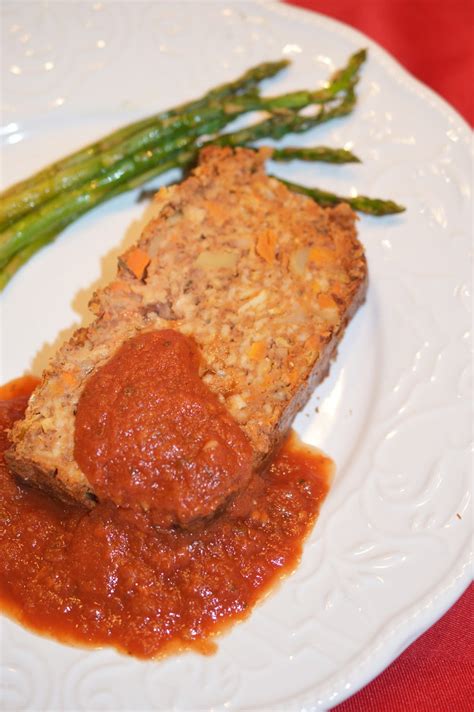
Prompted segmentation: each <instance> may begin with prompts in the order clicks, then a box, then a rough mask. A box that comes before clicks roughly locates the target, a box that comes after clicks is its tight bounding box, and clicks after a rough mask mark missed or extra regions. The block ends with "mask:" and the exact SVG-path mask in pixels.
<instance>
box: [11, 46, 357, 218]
mask: <svg viewBox="0 0 474 712" xmlns="http://www.w3.org/2000/svg"><path fill="white" fill-rule="evenodd" d="M365 56H366V54H365V51H364V50H362V51H361V52H358V53H356V54H355V55H353V56H352V57H351V58H350V59H349V62H348V64H347V66H346V67H345V68H344V69H342V70H339V72H337V73H336V74H335V75H334V77H333V79H332V80H331V82H330V84H329V86H328V87H327V88H325V89H323V90H318V91H315V92H314V91H313V92H311V91H307V90H303V91H296V92H290V93H287V94H283V95H281V96H276V97H268V98H262V97H260V96H259V95H258V94H255V93H254V94H251V93H247V94H239V95H237V96H234V97H232V98H231V99H230V100H229V101H227V102H226V101H224V103H222V101H223V100H225V98H226V97H228V96H229V94H230V93H231V92H232V91H238V90H240V91H242V89H243V88H247V89H248V87H249V86H250V87H254V86H256V84H257V83H258V81H260V80H261V79H262V78H264V77H265V76H272V73H273V74H275V73H276V72H277V71H279V69H281V68H282V66H285V64H286V63H285V62H274V63H267V64H264V65H258V66H257V67H255V68H253V69H251V70H249V72H247V73H246V74H244V75H243V77H241V78H240V79H238V80H236V81H235V82H231V83H230V84H225V85H222V86H221V87H217V88H216V89H214V90H212V91H211V92H209V93H208V94H207V95H205V97H203V99H200V100H197V101H195V102H191V103H189V104H186V105H183V106H182V107H178V108H177V109H172V110H170V111H168V112H162V113H161V114H159V115H158V116H154V117H151V118H148V119H144V120H143V121H141V122H136V123H135V124H131V125H130V126H128V127H125V128H124V129H121V130H119V131H117V132H114V133H113V134H111V135H110V136H107V137H105V138H104V139H102V140H100V141H98V142H96V143H95V144H92V145H91V146H89V147H86V148H85V149H83V150H82V151H79V152H77V153H75V154H72V155H71V156H70V157H66V158H65V159H63V160H62V161H59V162H57V163H55V164H53V165H52V166H50V167H49V168H47V169H45V170H43V171H41V172H40V173H38V174H36V175H35V176H33V177H32V178H31V179H28V180H27V181H23V182H22V183H17V184H16V185H15V186H13V187H12V188H10V189H8V190H7V191H6V192H4V193H3V194H2V196H1V197H2V198H3V200H2V207H1V208H0V228H1V229H4V228H5V227H7V226H8V225H10V224H12V223H13V222H14V221H15V220H18V219H19V218H20V217H21V216H22V215H25V214H26V213H28V212H30V211H32V210H34V209H35V208H36V207H37V206H38V205H40V204H41V203H43V202H45V201H46V200H48V199H51V198H52V197H54V196H55V195H57V194H58V193H60V192H61V191H63V190H64V189H69V188H73V187H75V186H78V185H81V184H82V183H84V182H85V181H86V180H89V179H91V178H92V177H93V176H94V175H95V174H96V173H98V171H100V170H101V169H102V168H104V167H108V166H110V165H111V164H112V163H113V162H115V161H119V160H121V159H122V158H124V157H125V156H127V155H130V154H131V153H133V152H134V151H136V150H138V149H139V148H143V149H144V148H149V147H154V146H156V145H158V144H159V143H160V142H161V141H163V140H165V139H167V138H170V137H171V136H173V135H180V134H182V133H184V132H190V131H193V132H195V135H202V133H205V132H206V122H209V121H210V120H212V118H214V117H215V118H216V120H217V116H219V118H220V121H221V126H220V127H221V128H223V127H224V126H225V125H226V124H227V123H228V122H230V121H231V120H232V119H233V118H235V117H236V116H239V115H240V114H242V113H245V112H247V111H255V110H265V111H275V110H278V109H293V110H297V109H301V108H304V107H305V106H308V104H312V103H326V102H329V101H331V99H333V98H334V97H335V96H336V95H337V94H338V93H340V92H341V91H343V90H344V91H345V90H347V89H348V88H350V87H351V86H352V85H353V84H354V80H355V77H356V75H357V71H358V69H359V68H360V65H361V64H362V62H363V61H364V60H365Z"/></svg>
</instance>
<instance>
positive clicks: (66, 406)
mask: <svg viewBox="0 0 474 712" xmlns="http://www.w3.org/2000/svg"><path fill="white" fill-rule="evenodd" d="M266 157H267V154H266V153H265V152H264V151H260V152H257V151H253V150H249V149H239V148H238V149H230V148H219V147H210V148H206V149H205V150H203V151H202V152H201V155H200V160H199V165H198V167H197V168H196V169H195V170H194V171H193V172H192V174H191V175H190V176H189V177H188V178H187V179H186V180H185V181H183V182H182V183H181V184H179V185H175V186H172V187H170V188H161V190H160V191H159V192H158V193H157V195H156V197H155V206H156V212H155V214H156V215H157V217H156V218H155V219H153V220H152V221H151V222H150V223H149V224H148V225H147V227H146V228H145V230H144V231H143V233H142V235H141V237H140V239H139V241H138V243H137V245H136V246H134V247H132V248H131V249H130V250H128V251H127V252H126V253H125V254H124V255H122V257H121V258H120V259H119V264H118V271H117V277H116V279H115V280H114V281H113V282H111V283H110V284H109V285H108V286H107V287H106V288H105V289H103V290H100V291H98V292H96V293H95V294H94V296H93V297H92V300H91V302H90V309H91V310H92V312H93V313H94V314H95V315H96V319H95V321H94V322H93V323H92V324H91V325H90V326H88V327H87V328H83V329H78V330H77V331H76V332H75V334H74V335H73V337H72V338H71V339H70V340H69V341H68V342H67V343H66V344H64V345H63V346H62V348H60V349H59V351H58V352H57V354H56V355H55V356H54V358H53V359H52V360H51V362H50V364H49V366H48V368H47V369H46V370H45V372H44V373H43V377H42V381H41V383H40V385H39V386H38V387H37V388H36V390H35V391H34V393H33V395H32V397H31V400H30V403H29V405H28V409H27V411H26V415H25V417H24V419H23V420H21V421H18V422H17V423H16V424H15V426H14V427H13V429H12V431H11V443H12V446H11V449H10V450H9V452H8V453H7V461H8V464H9V466H10V468H11V469H12V470H13V471H14V472H15V473H16V474H17V475H19V476H20V477H21V478H23V479H24V480H27V481H28V482H30V483H32V484H35V485H38V486H40V487H42V488H45V489H48V490H51V491H53V492H55V493H57V494H59V495H60V496H67V497H68V498H70V497H72V498H73V499H75V500H78V501H80V502H83V503H84V504H86V505H88V506H92V505H93V503H94V501H95V500H96V496H95V494H94V491H93V487H92V486H91V484H90V483H89V482H88V480H87V478H86V476H85V475H84V473H83V472H82V471H81V470H80V468H79V466H78V464H77V463H76V461H75V460H74V456H73V451H74V427H75V411H76V407H77V404H78V401H79V398H80V396H81V393H82V391H83V389H84V386H85V384H86V383H87V380H88V379H89V378H90V376H91V374H93V373H94V372H96V370H97V369H98V368H100V367H101V366H102V365H103V364H105V363H106V362H107V361H108V360H109V359H110V358H111V357H112V356H113V355H114V354H115V353H116V352H117V350H118V349H119V348H120V346H121V345H122V344H123V343H124V342H125V341H126V340H127V339H129V338H130V337H133V336H135V335H136V334H137V333H138V332H142V333H143V332H147V331H152V330H160V329H170V328H171V329H176V330H178V331H180V332H181V333H183V334H185V335H187V336H192V337H193V338H194V339H195V341H196V343H197V345H198V347H199V349H200V353H201V367H200V376H201V378H202V380H203V381H204V383H206V384H207V385H208V387H209V388H210V389H211V391H213V392H214V393H215V394H216V395H217V397H218V399H219V400H220V402H221V403H222V404H223V405H224V406H225V408H226V409H227V410H228V412H229V413H230V414H231V415H232V416H233V418H234V419H235V420H236V421H237V423H238V424H239V425H240V427H241V428H242V430H243V431H244V433H245V434H246V436H247V438H248V440H249V441H250V443H251V446H252V448H253V451H254V464H255V466H259V465H260V464H261V463H262V462H263V461H264V460H265V458H266V457H267V456H268V455H269V453H271V452H272V451H273V449H274V448H275V447H276V446H277V445H278V443H279V442H280V441H281V439H282V437H283V436H284V434H285V433H286V432H287V430H288V428H289V426H290V424H291V421H292V420H293V417H294V416H295V414H296V412H297V411H298V410H299V409H300V408H301V407H302V406H303V405H304V404H305V402H306V400H307V399H308V397H309V395H310V394H311V392H312V390H313V389H314V387H315V386H316V385H317V384H318V383H319V382H320V381H321V380H322V379H323V378H324V376H325V375H326V373H327V371H328V368H329V363H330V359H331V357H332V356H333V355H334V353H335V349H336V346H337V343H338V341H339V340H340V338H341V337H342V334H343V332H344V329H345V327H346V325H347V322H348V321H349V319H350V318H351V316H352V315H353V314H354V312H355V311H356V309H357V307H358V306H359V305H360V304H361V302H362V301H363V300H364V297H365V291H366V283H367V267H366V261H365V257H364V252H363V248H362V246H361V244H360V242H359V241H358V239H357V237H356V231H355V219H356V216H355V214H354V212H353V211H352V210H351V208H350V207H349V206H348V205H345V204H342V205H339V206H337V207H335V208H328V209H323V208H321V207H319V206H318V205H317V204H316V203H314V202H313V201H312V200H311V199H310V198H308V197H305V196H302V195H297V194H295V193H292V192H290V191H289V190H288V189H287V188H286V187H285V186H284V185H283V184H282V183H280V182H279V181H278V180H276V179H274V178H270V177H268V176H267V175H266V174H265V170H264V160H265V158H266Z"/></svg>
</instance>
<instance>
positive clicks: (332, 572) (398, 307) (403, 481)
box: [1, 2, 471, 712]
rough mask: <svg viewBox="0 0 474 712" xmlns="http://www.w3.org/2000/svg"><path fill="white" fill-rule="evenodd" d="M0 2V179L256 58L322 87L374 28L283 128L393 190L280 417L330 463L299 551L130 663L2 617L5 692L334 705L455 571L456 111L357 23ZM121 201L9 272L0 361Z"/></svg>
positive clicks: (460, 254) (461, 389)
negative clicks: (340, 99) (332, 108)
mask: <svg viewBox="0 0 474 712" xmlns="http://www.w3.org/2000/svg"><path fill="white" fill-rule="evenodd" d="M3 14H4V22H3V32H4V37H3V39H2V47H3V50H2V54H3V71H4V73H5V75H4V79H3V99H4V104H5V111H4V117H3V122H4V124H5V126H4V134H3V148H4V152H3V163H2V168H3V173H4V175H3V182H4V183H5V184H7V183H9V182H11V181H13V180H15V179H18V178H20V177H23V176H25V175H27V174H29V173H30V172H31V171H33V170H35V169H37V168H39V167H40V166H41V165H42V164H44V163H46V162H49V161H51V160H52V159H54V158H56V157H59V156H61V155H62V154H64V153H67V152H69V151H70V150H71V149H72V148H74V147H76V146H78V145H80V144H81V143H84V142H86V141H88V140H89V139H91V138H92V137H95V136H97V135H100V134H102V133H104V132H105V131H108V130H110V129H112V128H113V127H115V126H117V125H120V124H122V123H124V122H125V121H128V120H131V119H132V118H135V117H138V116H142V115H145V114H149V113H151V112H152V111H153V110H156V109H158V108H164V107H166V106H170V105H174V104H176V103H178V102H180V101H183V100H185V99H189V98H192V97H194V96H198V95H199V94H200V93H202V92H203V91H204V90H205V89H207V88H208V87H210V86H212V85H214V84H217V83H220V82H222V81H225V80H228V79H230V78H233V77H234V76H236V75H238V74H239V73H240V72H241V71H243V70H244V69H245V68H247V67H248V66H249V65H252V64H254V63H256V62H258V61H261V60H264V59H274V58H277V57H279V56H281V55H282V54H283V55H286V56H288V57H290V58H291V59H292V60H293V65H292V67H291V69H290V70H289V71H287V72H286V73H285V74H284V75H282V76H281V78H277V79H275V80H272V81H271V82H269V83H268V85H267V87H268V90H269V91H271V92H272V93H274V92H280V91H285V90H287V89H289V88H300V87H302V86H305V87H311V86H314V87H316V86H318V85H320V84H321V83H322V82H323V80H325V79H326V77H327V76H328V73H329V72H330V71H331V70H332V69H333V68H334V67H336V66H340V65H341V64H342V63H344V61H345V60H346V58H347V56H348V55H349V54H350V53H351V52H353V51H354V50H356V49H358V48H359V47H361V46H368V47H369V48H370V59H369V61H368V64H367V66H366V67H365V68H364V71H363V80H362V82H361V84H360V88H359V95H360V101H359V107H358V108H357V110H356V111H355V113H354V114H353V115H351V116H350V117H349V118H347V119H343V120H340V121H338V122H335V123H331V124H328V125H327V126H325V127H321V128H320V129H317V130H314V131H313V132H312V134H310V135H306V136H303V137H300V138H299V142H300V143H306V144H315V143H329V144H332V145H347V146H348V147H353V149H354V151H355V152H356V153H358V154H359V155H360V156H362V158H363V159H364V161H365V162H364V163H363V165H361V166H343V167H324V166H316V167H311V166H303V165H302V164H295V165H292V166H288V167H285V168H283V169H282V168H280V170H281V171H282V172H283V173H284V174H285V176H287V177H290V178H292V179H294V180H300V181H302V182H304V181H307V182H308V183H311V182H313V183H314V184H318V185H320V186H323V187H324V186H325V187H327V188H329V189H337V190H338V191H340V192H346V193H351V192H353V191H354V190H355V187H357V189H358V190H359V191H360V192H364V193H367V194H372V195H379V196H382V197H391V198H393V199H396V200H398V201H400V202H402V203H404V204H405V205H406V206H407V208H408V210H407V212H406V213H405V214H404V215H402V216H398V217H394V218H386V219H383V220H377V219H372V218H367V217H363V218H362V219H361V221H360V223H359V228H360V236H361V239H362V240H363V242H364V244H365V246H366V250H367V256H368V262H369V268H370V280H371V282H370V290H369V294H368V300H367V303H366V305H365V306H364V307H363V309H362V310H361V311H360V312H359V314H358V315H357V317H356V318H355V320H354V322H353V323H352V324H351V326H350V328H349V330H348V332H347V335H346V337H345V339H344V343H343V345H342V347H341V349H340V353H339V356H338V359H337V362H336V364H335V366H334V367H333V369H332V372H331V376H330V378H329V379H328V380H327V381H326V382H325V383H324V384H323V386H322V387H321V388H320V389H319V390H318V392H317V394H316V395H315V396H314V398H313V399H312V401H311V403H310V404H309V406H308V407H307V408H306V410H305V412H304V413H303V414H301V415H300V416H299V417H298V418H297V422H296V425H297V428H298V430H299V431H300V432H301V433H302V434H303V436H304V437H305V439H307V440H308V441H310V442H313V443H315V444H317V445H318V446H319V447H321V448H322V449H323V450H325V451H326V452H328V453H329V454H330V455H331V456H332V457H333V458H334V459H335V461H336V463H337V477H336V480H335V483H334V486H333V488H332V491H331V493H330V495H329V497H328V499H327V502H326V504H325V506H324V508H323V512H322V515H321V517H320V519H319V521H318V523H317V526H316V528H315V530H314V532H313V534H312V536H311V538H310V540H309V541H308V543H307V545H306V548H305V553H304V558H303V561H302V563H301V565H300V567H299V568H298V570H297V572H296V573H295V574H294V575H293V576H292V577H291V578H289V579H288V580H286V581H285V583H284V585H283V586H281V588H280V589H279V590H278V591H277V592H275V593H273V594H272V595H271V596H270V597H269V598H268V599H267V600H266V601H265V602H264V603H263V604H262V605H261V606H260V607H258V608H257V609H256V610H255V611H254V613H253V615H252V616H251V618H250V619H249V620H248V621H247V622H245V623H243V624H241V625H238V626H237V627H235V628H234V629H233V630H232V631H231V632H230V634H228V635H226V636H225V637H223V638H222V639H221V641H220V646H219V652H218V653H217V654H216V655H215V656H214V657H211V658H204V657H200V656H198V655H195V654H188V655H184V656H182V657H178V658H173V659H169V660H167V661H165V662H160V663H143V662H139V661H136V660H129V659H126V658H125V657H121V656H120V655H118V654H116V653H115V652H114V651H112V650H106V649H104V650H100V651H95V652H88V651H83V650H80V649H74V648H69V647H66V646H61V645H58V644H56V643H54V642H52V641H48V640H46V639H42V638H39V637H37V636H34V635H32V634H30V633H28V632H27V631H25V630H23V629H22V628H21V627H19V626H17V625H16V624H14V623H12V622H10V621H8V620H3V622H2V626H1V633H2V651H1V652H2V665H3V666H2V678H1V686H2V696H3V708H4V709H8V710H45V709H50V710H51V709H55V710H58V709H64V710H99V709H100V710H150V709H156V710H165V709H166V710H167V709H173V710H192V711H193V712H194V711H196V710H201V709H211V708H212V709H214V710H224V709H230V710H257V709H258V710H264V709H266V710H272V711H273V710H278V709H282V710H285V711H288V710H303V709H304V710H310V709H320V708H327V707H330V706H332V705H334V704H336V703H337V702H339V701H341V700H342V699H344V698H345V697H347V696H348V695H350V694H352V693H353V692H354V691H355V690H357V689H358V688H359V687H361V686H362V685H363V684H364V683H366V682H367V681H368V680H370V679H371V678H372V677H373V676H374V675H376V674H377V673H378V672H379V671H380V670H382V669H383V668H384V667H385V666H386V665H387V664H388V663H390V662H391V661H392V660H393V659H394V658H395V657H396V656H397V655H398V654H399V653H400V652H401V651H402V650H403V649H404V648H405V647H406V646H407V645H408V644H409V643H410V642H411V641H412V640H413V639H414V638H416V637H417V636H418V635H420V633H422V632H423V631H424V630H425V629H426V628H427V627H428V626H429V625H430V624H431V623H433V622H434V621H435V620H436V619H437V618H438V617H439V616H441V614H442V613H443V612H444V611H445V610H446V609H447V608H448V607H449V606H450V605H451V604H452V603H453V602H454V601H455V599H456V598H457V597H458V596H459V595H460V594H461V592H462V591H463V590H464V588H465V587H466V585H467V583H468V581H469V579H470V568H469V546H470V534H471V514H470V509H469V504H470V460H469V457H468V452H469V446H470V440H471V432H470V427H469V425H470V417H469V408H470V400H469V394H470V386H469V376H470V352H469V333H468V332H469V328H470V317H469V307H470V292H469V290H470V270H469V250H470V166H471V157H470V131H469V129H468V128H467V126H466V125H465V124H464V123H463V121H462V120H461V119H460V117H459V116H458V115H457V114H456V113H455V112H454V111H453V110H452V109H451V108H450V107H449V106H447V105H446V104H445V103H444V102H443V101H442V100H441V99H439V98H438V97H436V96H435V95H434V94H433V93H432V92H430V91H429V90H428V89H426V88H425V87H423V86H421V85H420V84H419V83H418V82H416V81H415V80H414V79H413V78H412V77H410V76H409V75H408V74H407V73H406V72H405V71H404V70H403V69H402V68H401V67H400V66H399V65H397V64H396V63H395V62H394V61H393V59H391V58H390V57H388V56H387V54H386V53H385V52H383V51H382V50H381V49H380V48H379V47H377V46H376V45H374V43H373V42H371V41H370V40H368V39H367V38H366V37H363V36H362V35H360V34H359V33H357V32H355V31H353V30H351V29H349V28H347V27H344V26H342V25H340V24H338V23H336V22H334V21H332V20H328V19H326V18H323V17H321V16H319V15H315V14H308V13H304V12H301V11H297V10H294V9H292V8H290V7H286V6H283V5H276V4H269V3H261V2H260V3H259V2H256V3H234V2H230V3H222V2H209V3H198V2H192V3H186V2H182V3H167V2H163V3H160V2H140V3H133V2H129V3H123V2H117V3H107V2H95V3H86V2H81V3H69V2H62V3H45V4H42V3H40V2H33V3H26V2H22V3H18V2H14V3H8V2H5V3H4V4H3ZM289 140H290V139H288V141H289ZM294 142H295V141H294V139H291V143H294ZM134 199H135V195H127V196H125V197H122V198H120V199H117V200H115V201H114V202H113V204H108V205H106V206H104V207H102V208H100V209H98V210H96V211H94V212H93V213H91V214H90V215H88V216H87V217H85V218H83V219H82V220H81V221H80V222H79V223H78V224H77V225H75V226H73V227H72V228H70V229H68V230H67V231H66V232H65V233H64V234H63V235H62V236H61V237H60V238H59V240H58V241H57V242H56V244H55V245H54V246H52V247H49V248H48V249H45V250H43V251H42V252H41V253H40V254H38V255H37V256H36V257H35V258H34V259H33V260H32V261H31V262H30V263H29V264H28V265H27V266H26V267H25V268H24V269H23V270H22V272H21V273H20V274H19V275H18V276H17V278H15V279H14V280H13V282H12V283H11V284H10V285H9V287H8V288H7V290H6V291H5V292H4V294H3V295H2V297H1V303H2V319H3V323H2V338H3V347H2V358H3V363H2V374H1V378H2V380H7V379H10V378H13V377H15V376H17V375H19V374H21V373H22V372H23V371H24V370H29V369H31V368H33V369H34V370H35V371H38V370H39V369H40V368H41V366H42V365H43V364H44V363H45V359H46V358H47V355H48V353H50V351H51V348H52V346H54V345H55V344H57V343H58V341H59V339H60V338H63V337H64V335H65V334H66V333H67V332H68V331H69V330H70V328H71V326H72V325H73V324H77V323H79V321H80V320H81V318H82V317H83V315H84V314H85V304H86V301H87V295H88V294H90V292H91V289H92V286H93V285H95V284H96V283H97V281H98V280H100V279H101V278H102V279H107V276H108V275H110V274H111V270H112V269H113V264H114V257H115V255H116V254H117V251H118V245H119V243H120V242H121V241H122V240H123V237H124V236H125V235H127V236H128V239H132V237H133V235H134V234H136V227H137V226H136V225H135V226H133V221H134V220H136V219H138V218H139V217H140V215H141V213H142V211H143V207H142V206H140V205H136V204H135V202H134ZM131 225H132V229H131V228H130V226H131ZM104 256H105V257H104ZM103 257H104V259H103ZM101 275H102V277H101ZM58 334H59V337H58ZM317 406H319V413H317V414H316V412H315V408H316V407H317Z"/></svg>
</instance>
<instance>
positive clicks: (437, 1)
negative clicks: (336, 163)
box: [288, 0, 474, 712]
mask: <svg viewBox="0 0 474 712" xmlns="http://www.w3.org/2000/svg"><path fill="white" fill-rule="evenodd" d="M288 2H291V4H294V5H299V6H300V7H304V8H307V9H310V10H315V11H317V12H321V13H323V14H325V15H329V16H330V17H334V18H336V19H337V20H341V21H342V22H345V23H347V24H348V25H352V26H353V27H355V28H357V29H358V30H361V31H362V32H364V33H365V34H366V35H368V36H369V37H371V38H372V39H374V40H375V41H376V42H378V43H379V44H380V45H382V47H384V48H385V49H387V50H388V51H389V52H390V53H391V54H392V55H393V56H394V57H396V58H397V59H398V61H399V62H400V63H401V64H402V65H403V66H404V67H406V69H408V70H409V71H410V72H411V73H412V74H413V75H414V76H415V77H417V78H418V79H420V80H421V81H422V82H424V83H425V84H427V85H428V86H429V87H431V88H432V89H434V90H435V91H436V92H438V94H440V95H441V96H442V97H443V98H444V99H446V100H447V101H448V102H449V103H450V104H452V105H453V106H454V107H455V108H456V109H457V111H458V112H459V113H460V114H461V115H462V116H463V117H464V118H465V119H466V120H467V121H468V122H469V123H470V124H471V125H472V123H473V122H474V98H473V97H474V91H473V85H474V53H473V45H474V30H473V28H474V1H473V0H288ZM473 609H474V586H471V587H470V588H469V589H468V590H467V591H466V593H465V594H464V595H463V596H462V597H461V598H460V599H459V601H458V602H457V603H456V604H455V605H454V606H453V607H452V608H451V610H450V611H448V613H446V615H445V616H444V617H443V618H442V619H441V620H440V621H438V623H436V624H435V625H434V626H433V627H432V628H431V629H430V630H428V631H427V632H426V633H425V634H424V635H422V636H421V637H420V638H419V639H418V640H417V641H416V642H415V643H413V644H412V645H411V646H410V647H409V648H408V649H407V650H406V651H405V652H404V653H403V654H402V655H401V656H400V657H399V658H398V659H397V660H396V661H395V662H394V663H392V665H390V667H388V668H387V669H386V670H385V671H384V672H383V673H382V674H381V675H379V676H378V677H377V678H376V679H375V680H374V681H373V682H371V683H370V684H369V685H367V686H366V687H365V688H364V689H363V690H361V691H360V692H358V693H357V694H356V695H354V696H353V697H351V698H350V699H349V700H347V701H346V702H344V703H342V704H341V705H338V707H336V708H334V712H473V710H474V626H473Z"/></svg>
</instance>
